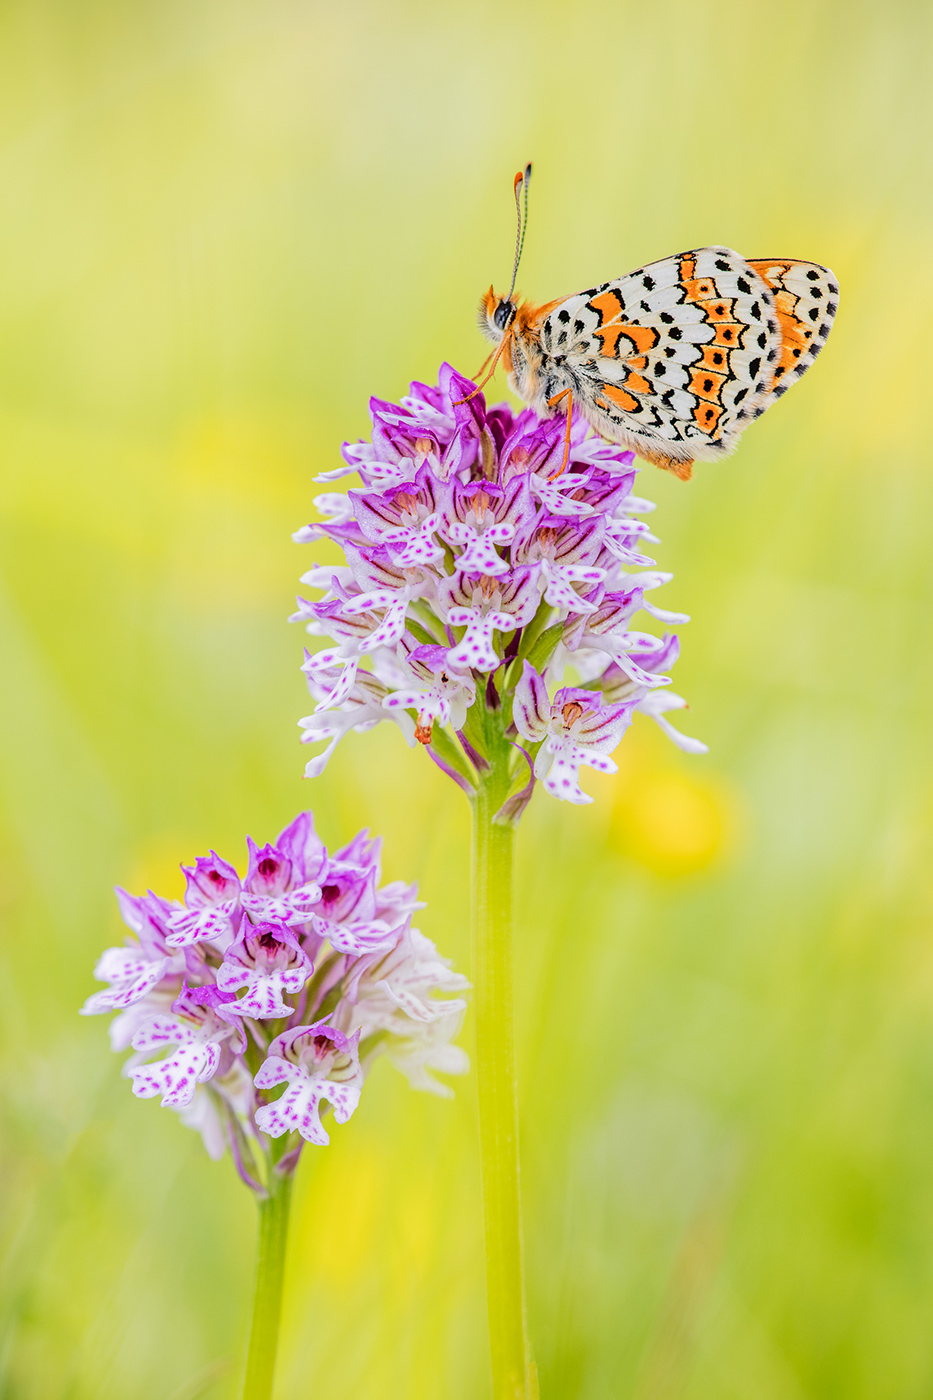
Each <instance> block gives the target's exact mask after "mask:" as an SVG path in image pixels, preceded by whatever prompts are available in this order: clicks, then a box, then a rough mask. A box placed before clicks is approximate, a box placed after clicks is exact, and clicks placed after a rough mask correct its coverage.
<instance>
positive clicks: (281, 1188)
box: [242, 1162, 292, 1400]
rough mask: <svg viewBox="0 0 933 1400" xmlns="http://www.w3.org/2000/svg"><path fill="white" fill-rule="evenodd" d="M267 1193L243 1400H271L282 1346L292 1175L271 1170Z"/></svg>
mask: <svg viewBox="0 0 933 1400" xmlns="http://www.w3.org/2000/svg"><path fill="white" fill-rule="evenodd" d="M270 1168H271V1162H270ZM268 1190H269V1196H268V1198H267V1199H266V1200H264V1201H260V1202H259V1243H258V1247H257V1250H256V1290H255V1293H254V1294H253V1321H252V1325H251V1327H250V1334H249V1352H248V1354H247V1358H246V1374H245V1376H244V1378H243V1391H242V1400H271V1396H272V1377H273V1374H274V1372H275V1353H276V1348H277V1347H278V1342H279V1320H280V1318H281V1315H282V1279H283V1276H284V1273H285V1245H286V1243H287V1240H288V1211H289V1206H290V1204H291V1195H292V1173H291V1172H289V1173H288V1174H287V1175H286V1176H279V1175H278V1173H277V1172H275V1171H272V1170H270V1171H269V1178H268Z"/></svg>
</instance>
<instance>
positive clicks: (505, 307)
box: [492, 301, 515, 331]
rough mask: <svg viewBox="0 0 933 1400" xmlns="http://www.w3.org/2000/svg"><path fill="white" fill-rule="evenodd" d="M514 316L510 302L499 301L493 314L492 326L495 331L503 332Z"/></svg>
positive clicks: (513, 308)
mask: <svg viewBox="0 0 933 1400" xmlns="http://www.w3.org/2000/svg"><path fill="white" fill-rule="evenodd" d="M514 315H515V307H514V305H513V304H512V302H510V301H500V302H499V305H498V306H497V307H496V309H495V312H494V313H493V318H492V320H493V325H494V326H495V327H496V330H499V331H504V330H505V328H506V326H507V325H508V324H509V322H510V321H511V319H512V317H513V316H514Z"/></svg>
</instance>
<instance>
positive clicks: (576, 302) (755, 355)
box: [479, 165, 839, 481]
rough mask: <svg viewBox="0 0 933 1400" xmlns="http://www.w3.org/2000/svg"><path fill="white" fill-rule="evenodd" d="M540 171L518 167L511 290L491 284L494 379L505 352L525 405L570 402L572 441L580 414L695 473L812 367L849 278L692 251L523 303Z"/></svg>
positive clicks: (642, 452)
mask: <svg viewBox="0 0 933 1400" xmlns="http://www.w3.org/2000/svg"><path fill="white" fill-rule="evenodd" d="M530 179H531V166H530V165H529V166H528V167H527V168H526V169H525V171H524V172H521V171H520V172H519V174H518V175H516V176H515V184H514V193H515V205H516V210H517V213H518V234H517V237H516V243H515V263H514V267H513V270H512V285H511V287H510V288H509V292H508V295H507V296H504V297H502V296H499V295H498V294H497V293H496V292H495V291H494V290H493V289H492V287H490V289H489V291H488V292H487V293H486V295H485V296H484V297H483V300H482V301H481V303H480V313H479V315H480V329H481V330H482V331H483V333H484V334H485V335H486V336H487V337H488V338H489V339H490V340H492V341H493V342H494V343H495V344H496V346H497V349H496V351H495V353H494V355H493V356H492V357H491V358H492V368H491V369H490V371H489V374H488V375H487V376H486V380H488V379H489V378H490V376H491V375H492V373H493V372H494V370H495V367H496V363H497V361H498V360H499V359H500V358H501V359H502V362H503V364H504V366H505V368H506V371H507V373H508V380H509V385H510V387H511V388H512V389H513V390H514V391H515V393H516V394H517V395H518V396H519V398H521V399H524V401H525V403H526V404H528V405H529V406H530V407H532V408H534V409H536V410H537V411H538V412H539V413H540V414H541V415H542V416H544V417H551V416H552V415H553V414H555V413H566V415H567V452H569V444H570V422H571V415H572V413H573V412H574V411H579V412H580V413H581V414H582V415H583V417H584V418H585V419H586V420H587V421H588V422H589V423H590V424H591V425H592V426H593V427H594V428H595V429H596V431H597V432H598V433H599V434H600V435H601V436H602V437H604V438H606V439H607V440H608V441H610V442H614V443H619V444H620V445H621V446H623V447H627V448H630V449H631V450H632V451H633V452H635V453H636V455H637V456H639V457H642V458H644V459H645V460H646V461H648V462H653V463H655V465H656V466H659V467H664V468H666V469H667V470H668V471H672V472H673V473H674V474H675V475H676V476H678V477H680V478H681V479H682V480H684V481H687V480H689V479H690V476H691V475H692V469H693V463H694V461H715V460H716V459H718V458H720V457H724V456H726V455H727V454H728V453H730V452H732V451H733V450H734V449H735V447H736V446H737V445H738V441H739V438H740V437H741V435H742V433H743V432H744V431H745V429H746V428H747V427H748V425H749V423H751V422H752V421H753V420H754V419H755V418H760V417H761V415H762V413H764V412H765V410H766V409H768V408H770V407H771V405H772V404H773V403H775V402H776V401H777V399H779V398H780V396H781V395H782V394H784V393H786V392H787V390H788V389H789V388H790V386H791V385H792V384H794V383H795V382H796V381H797V380H798V379H799V378H800V376H801V375H802V374H803V373H804V372H805V371H806V370H808V369H809V368H810V366H811V365H812V364H813V361H814V360H815V359H816V357H817V355H818V354H819V353H820V351H821V350H822V348H823V346H824V345H825V344H826V337H827V336H828V335H829V331H830V327H831V326H832V323H833V318H834V316H835V314H836V308H837V306H838V303H839V286H838V283H837V281H836V278H835V277H834V275H833V274H832V273H831V272H830V271H829V269H828V268H825V267H821V266H820V265H819V263H812V262H804V261H802V260H801V259H799V258H743V257H742V256H741V254H740V253H736V252H733V250H732V249H731V248H718V247H712V248H692V249H690V250H689V251H688V252H685V253H677V254H675V255H674V256H673V257H669V258H661V259H660V261H658V262H653V263H648V264H647V265H646V266H645V267H639V268H636V270H635V271H634V272H629V273H627V274H626V276H624V277H617V278H615V279H614V280H613V281H611V282H603V283H602V284H601V285H600V286H598V287H590V288H588V289H587V290H586V291H585V292H578V293H577V294H576V295H575V296H570V297H565V298H563V299H559V300H557V301H549V302H546V303H545V304H544V305H540V306H536V305H533V304H532V303H530V302H527V301H517V300H515V299H514V298H513V293H514V291H515V279H516V277H517V275H518V265H519V261H520V259H521V254H522V248H523V247H524V239H525V228H526V226H527V222H528V183H529V180H530ZM522 190H524V214H523V211H522V201H521V191H522ZM488 363H489V362H488V361H487V364H488ZM484 368H485V366H484ZM486 380H483V381H482V382H483V383H485V382H486ZM566 462H567V453H565V457H564V466H566ZM561 470H563V468H562V469H561Z"/></svg>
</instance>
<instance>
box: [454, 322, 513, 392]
mask: <svg viewBox="0 0 933 1400" xmlns="http://www.w3.org/2000/svg"><path fill="white" fill-rule="evenodd" d="M509 338H510V337H509V332H508V331H507V332H506V333H505V335H504V336H503V337H502V339H501V340H500V341H499V344H498V345H497V346H496V350H495V353H494V355H493V357H492V364H491V365H489V359H488V357H487V359H486V360H485V362H484V364H483V366H482V368H481V369H480V374H482V372H483V370H484V369H485V368H486V365H489V370H488V371H487V374H486V378H485V379H481V380H480V382H479V383H478V384H477V386H476V388H475V389H474V390H473V392H472V394H467V396H466V398H465V399H457V401H456V402H455V403H454V405H453V407H454V408H459V407H460V405H461V404H462V403H469V402H470V399H475V398H476V395H477V394H478V393H479V391H480V389H482V388H483V386H484V384H488V383H489V381H490V379H491V378H492V376H493V375H494V374H495V372H496V365H497V364H498V363H499V356H500V355H501V354H502V352H503V350H504V349H505V347H506V344H507V343H508V340H509Z"/></svg>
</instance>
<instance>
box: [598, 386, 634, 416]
mask: <svg viewBox="0 0 933 1400" xmlns="http://www.w3.org/2000/svg"><path fill="white" fill-rule="evenodd" d="M603 396H604V398H607V399H609V400H610V402H611V403H614V404H615V405H616V406H617V407H618V408H624V409H625V411H626V413H634V412H635V411H636V410H637V409H638V407H639V404H638V400H637V399H636V398H633V397H632V395H631V394H627V393H626V392H625V390H624V389H619V388H617V387H616V385H615V384H604V385H603Z"/></svg>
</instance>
